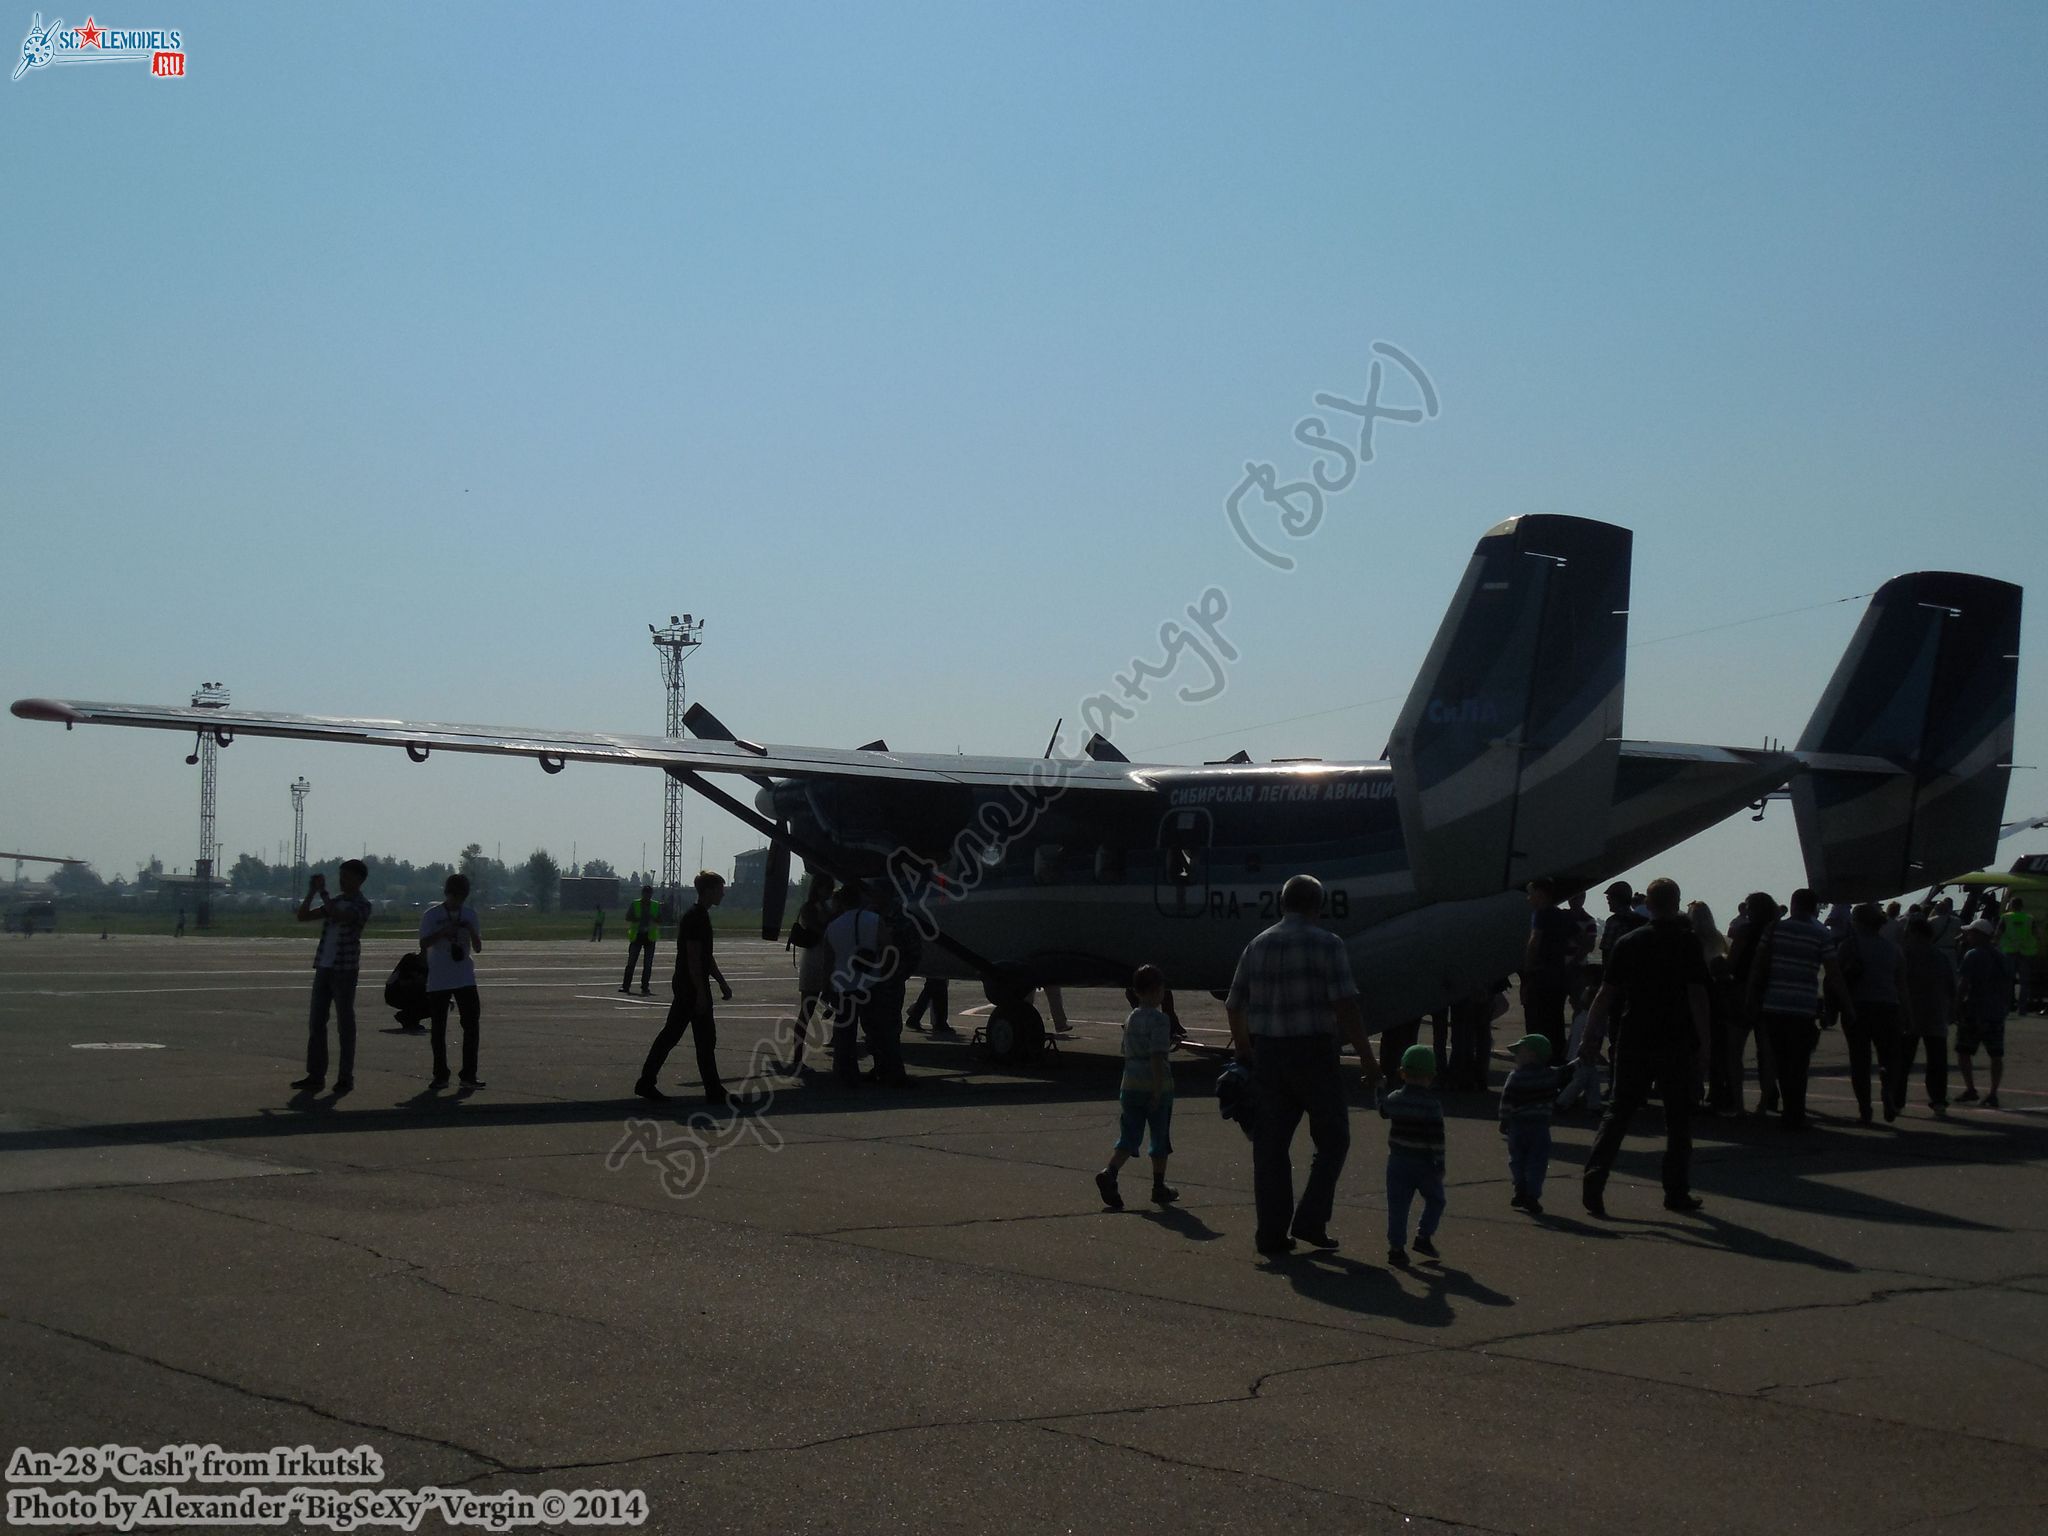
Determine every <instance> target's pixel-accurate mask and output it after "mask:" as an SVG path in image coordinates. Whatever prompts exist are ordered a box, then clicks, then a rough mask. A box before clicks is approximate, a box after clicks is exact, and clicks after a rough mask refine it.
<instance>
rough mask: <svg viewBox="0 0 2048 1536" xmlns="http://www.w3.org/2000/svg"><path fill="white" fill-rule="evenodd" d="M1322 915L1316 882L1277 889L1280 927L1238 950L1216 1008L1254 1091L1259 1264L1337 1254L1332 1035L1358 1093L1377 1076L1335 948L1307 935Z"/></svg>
mask: <svg viewBox="0 0 2048 1536" xmlns="http://www.w3.org/2000/svg"><path fill="white" fill-rule="evenodd" d="M1322 907H1323V886H1322V882H1321V881H1319V880H1317V879H1316V878H1315V877H1314V876H1313V875H1296V876H1294V877H1293V878H1292V879H1290V880H1289V881H1288V882H1287V884H1286V885H1284V886H1283V887H1281V890H1280V910H1281V913H1282V916H1281V919H1280V921H1279V922H1277V923H1275V924H1274V925H1273V926H1272V927H1271V928H1268V929H1267V930H1266V931H1265V932H1264V933H1262V934H1260V935H1259V936H1258V937H1257V938H1255V939H1253V940H1252V941H1251V943H1249V944H1247V945H1246V946H1245V951H1244V954H1243V956H1242V957H1241V958H1240V959H1239V960H1238V962H1237V975H1236V977H1235V979H1233V980H1232V982H1231V984H1230V998H1229V1001H1228V1002H1226V1003H1225V1005H1224V1011H1225V1012H1226V1013H1227V1014H1228V1015H1229V1018H1230V1037H1231V1040H1232V1041H1233V1043H1235V1045H1236V1047H1237V1054H1238V1058H1239V1059H1240V1060H1241V1061H1244V1062H1245V1063H1247V1064H1248V1065H1249V1066H1250V1067H1251V1068H1252V1071H1253V1075H1254V1080H1255V1081H1256V1083H1257V1092H1256V1097H1255V1103H1256V1114H1257V1119H1256V1123H1255V1126H1254V1128H1253V1132H1252V1191H1253V1195H1254V1197H1255V1198H1256V1201H1257V1204H1258V1223H1259V1230H1258V1248H1259V1252H1260V1253H1263V1254H1268V1255H1273V1254H1281V1253H1286V1252H1288V1251H1290V1250H1291V1249H1292V1248H1293V1247H1294V1246H1295V1243H1296V1242H1297V1241H1300V1242H1305V1243H1308V1244H1309V1245H1311V1246H1312V1247H1316V1248H1334V1247H1336V1246H1337V1244H1336V1241H1335V1240H1334V1239H1333V1238H1332V1237H1331V1236H1330V1234H1329V1222H1330V1209H1331V1206H1332V1205H1333V1204H1334V1203H1335V1201H1336V1197H1337V1175H1338V1174H1339V1173H1341V1172H1342V1171H1343V1168H1344V1157H1345V1154H1346V1153H1347V1152H1348V1151H1349V1150H1350V1148H1351V1119H1350V1112H1349V1110H1348V1109H1346V1107H1345V1103H1344V1083H1343V1079H1342V1078H1341V1076H1340V1075H1339V1062H1340V1056H1339V1052H1338V1045H1337V1037H1338V1033H1339V1031H1341V1032H1342V1033H1343V1036H1344V1038H1345V1039H1346V1040H1348V1041H1350V1043H1351V1046H1352V1048H1353V1049H1354V1050H1356V1051H1357V1052H1358V1056H1359V1060H1360V1061H1361V1062H1362V1063H1363V1065H1364V1069H1365V1081H1366V1084H1367V1086H1370V1085H1371V1084H1372V1082H1373V1081H1374V1080H1375V1079H1376V1078H1378V1076H1379V1063H1378V1062H1377V1061H1376V1060H1374V1058H1373V1053H1372V1052H1371V1051H1370V1050H1368V1049H1367V1048H1366V1043H1365V1023H1364V1019H1363V1016H1362V1015H1361V1014H1360V1012H1359V1007H1358V985H1357V983H1356V982H1354V981H1353V980H1352V979H1351V960H1350V957H1349V956H1348V955H1347V954H1346V953H1345V951H1344V941H1343V940H1342V939H1340V938H1338V937H1337V935H1335V934H1334V933H1331V932H1330V931H1329V930H1328V929H1325V928H1319V927H1317V926H1316V923H1315V918H1316V915H1317V914H1318V913H1319V912H1321V911H1322ZM1304 1114H1305V1115H1307V1116H1308V1133H1309V1139H1310V1140H1311V1141H1312V1142H1314V1143H1315V1159H1314V1161H1313V1162H1312V1163H1310V1165H1309V1172H1308V1183H1307V1184H1306V1186H1304V1187H1303V1189H1302V1194H1301V1203H1300V1204H1299V1205H1296V1204H1295V1203H1294V1161H1293V1157H1292V1154H1291V1151H1290V1149H1291V1148H1292V1146H1293V1143H1294V1133H1295V1130H1296V1129H1297V1128H1298V1127H1299V1126H1300V1125H1301V1117H1302V1116H1303V1115H1304Z"/></svg>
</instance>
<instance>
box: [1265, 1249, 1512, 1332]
mask: <svg viewBox="0 0 2048 1536" xmlns="http://www.w3.org/2000/svg"><path fill="white" fill-rule="evenodd" d="M1266 1267H1267V1268H1269V1269H1271V1270H1272V1271H1273V1272H1274V1273H1276V1274H1280V1275H1284V1276H1286V1278H1287V1283H1288V1284H1289V1285H1291V1286H1293V1287H1294V1289H1295V1291H1296V1293H1297V1294H1298V1295H1300V1296H1301V1297H1302V1298H1303V1299H1305V1300H1307V1301H1313V1302H1315V1303H1317V1304H1318V1305H1320V1306H1326V1307H1335V1308H1337V1309H1338V1310H1339V1311H1342V1312H1357V1313H1361V1314H1363V1315H1366V1316H1370V1317H1388V1318H1393V1319H1394V1320H1395V1321H1397V1322H1402V1323H1407V1324H1410V1325H1411V1326H1413V1327H1417V1328H1447V1327H1449V1326H1450V1325H1451V1324H1452V1323H1453V1322H1455V1321H1456V1320H1457V1311H1456V1309H1455V1308H1454V1307H1453V1306H1452V1305H1451V1303H1452V1302H1453V1301H1454V1300H1456V1301H1469V1302H1475V1303H1477V1304H1478V1305H1480V1306H1482V1307H1512V1306H1513V1305H1514V1304H1515V1299H1514V1297H1512V1296H1509V1295H1507V1294H1505V1293H1504V1292H1501V1291H1496V1290H1495V1289H1493V1287H1491V1286H1489V1285H1483V1284H1481V1283H1480V1282H1479V1281H1478V1280H1476V1279H1475V1278H1473V1276H1472V1275H1471V1273H1470V1272H1469V1271H1466V1270H1462V1269H1453V1268H1451V1267H1450V1266H1449V1265H1445V1264H1437V1263H1431V1262H1427V1261H1424V1262H1419V1263H1416V1264H1415V1265H1413V1266H1412V1267H1410V1268H1408V1269H1389V1268H1385V1267H1383V1266H1381V1265H1377V1264H1367V1263H1365V1262H1363V1261H1362V1260H1359V1259H1354V1258H1347V1257H1346V1256H1344V1255H1343V1254H1337V1253H1320V1252H1311V1253H1290V1254H1285V1255H1282V1256H1280V1257H1278V1258H1274V1259H1270V1260H1268V1261H1267V1264H1266ZM1418 1281H1419V1282H1420V1283H1421V1286H1422V1289H1421V1290H1420V1291H1415V1290H1411V1289H1410V1288H1409V1286H1410V1284H1411V1283H1413V1282H1418Z"/></svg>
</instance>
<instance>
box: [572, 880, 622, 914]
mask: <svg viewBox="0 0 2048 1536" xmlns="http://www.w3.org/2000/svg"><path fill="white" fill-rule="evenodd" d="M561 897H562V910H563V911H564V912H595V911H596V910H597V909H598V908H600V907H603V908H605V909H606V910H607V911H612V910H616V909H617V907H618V905H619V877H618V876H617V875H564V876H562V887H561Z"/></svg>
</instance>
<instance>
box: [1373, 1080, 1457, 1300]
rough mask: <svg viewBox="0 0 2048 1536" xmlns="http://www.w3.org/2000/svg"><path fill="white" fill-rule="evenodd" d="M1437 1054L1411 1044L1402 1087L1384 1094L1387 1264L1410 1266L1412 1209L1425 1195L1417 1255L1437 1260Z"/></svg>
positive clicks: (1440, 1183) (1440, 1133)
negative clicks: (1410, 1213)
mask: <svg viewBox="0 0 2048 1536" xmlns="http://www.w3.org/2000/svg"><path fill="white" fill-rule="evenodd" d="M1435 1083H1436V1052H1435V1051H1433V1050H1431V1049H1430V1048H1429V1047H1428V1046H1426V1045H1411V1046H1409V1047H1408V1049H1407V1050H1405V1051H1403V1052H1402V1053H1401V1086H1400V1087H1399V1088H1396V1089H1395V1090H1394V1091H1393V1092H1392V1093H1387V1094H1382V1095H1381V1096H1380V1101H1379V1108H1380V1115H1381V1117H1382V1118H1384V1119H1385V1120H1386V1121H1387V1122H1388V1125H1387V1262H1388V1263H1389V1264H1391V1265H1393V1266H1394V1267H1395V1268H1396V1269H1405V1268H1407V1267H1408V1207H1409V1205H1410V1203H1412V1202H1413V1200H1414V1198H1415V1196H1416V1195H1418V1194H1420V1195H1421V1196H1422V1221H1421V1224H1420V1225H1419V1226H1417V1228H1416V1230H1415V1251H1416V1252H1417V1253H1419V1254H1421V1255H1422V1256H1423V1257H1424V1258H1427V1259H1433V1258H1436V1257H1437V1251H1436V1243H1435V1242H1434V1241H1433V1238H1434V1237H1435V1235H1436V1228H1437V1223H1438V1222H1440V1221H1442V1220H1443V1215H1444V1105H1443V1100H1442V1099H1440V1098H1438V1097H1437V1092H1436V1087H1435Z"/></svg>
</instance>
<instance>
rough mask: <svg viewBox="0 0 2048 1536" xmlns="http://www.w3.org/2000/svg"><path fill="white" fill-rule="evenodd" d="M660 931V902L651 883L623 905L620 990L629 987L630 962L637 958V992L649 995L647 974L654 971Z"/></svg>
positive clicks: (625, 990)
mask: <svg viewBox="0 0 2048 1536" xmlns="http://www.w3.org/2000/svg"><path fill="white" fill-rule="evenodd" d="M660 934H661V903H660V902H658V901H656V900H655V899H654V887H653V886H651V885H643V886H641V887H640V899H639V900H638V901H635V902H629V903H628V904H627V906H626V977H625V980H623V981H621V982H620V983H619V990H620V991H621V992H630V991H632V990H633V962H634V961H635V960H637V961H639V962H640V995H641V996H642V997H646V996H648V995H649V988H648V985H647V982H648V978H650V977H651V976H652V975H653V974H654V941H655V939H656V938H658V937H659V936H660Z"/></svg>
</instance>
